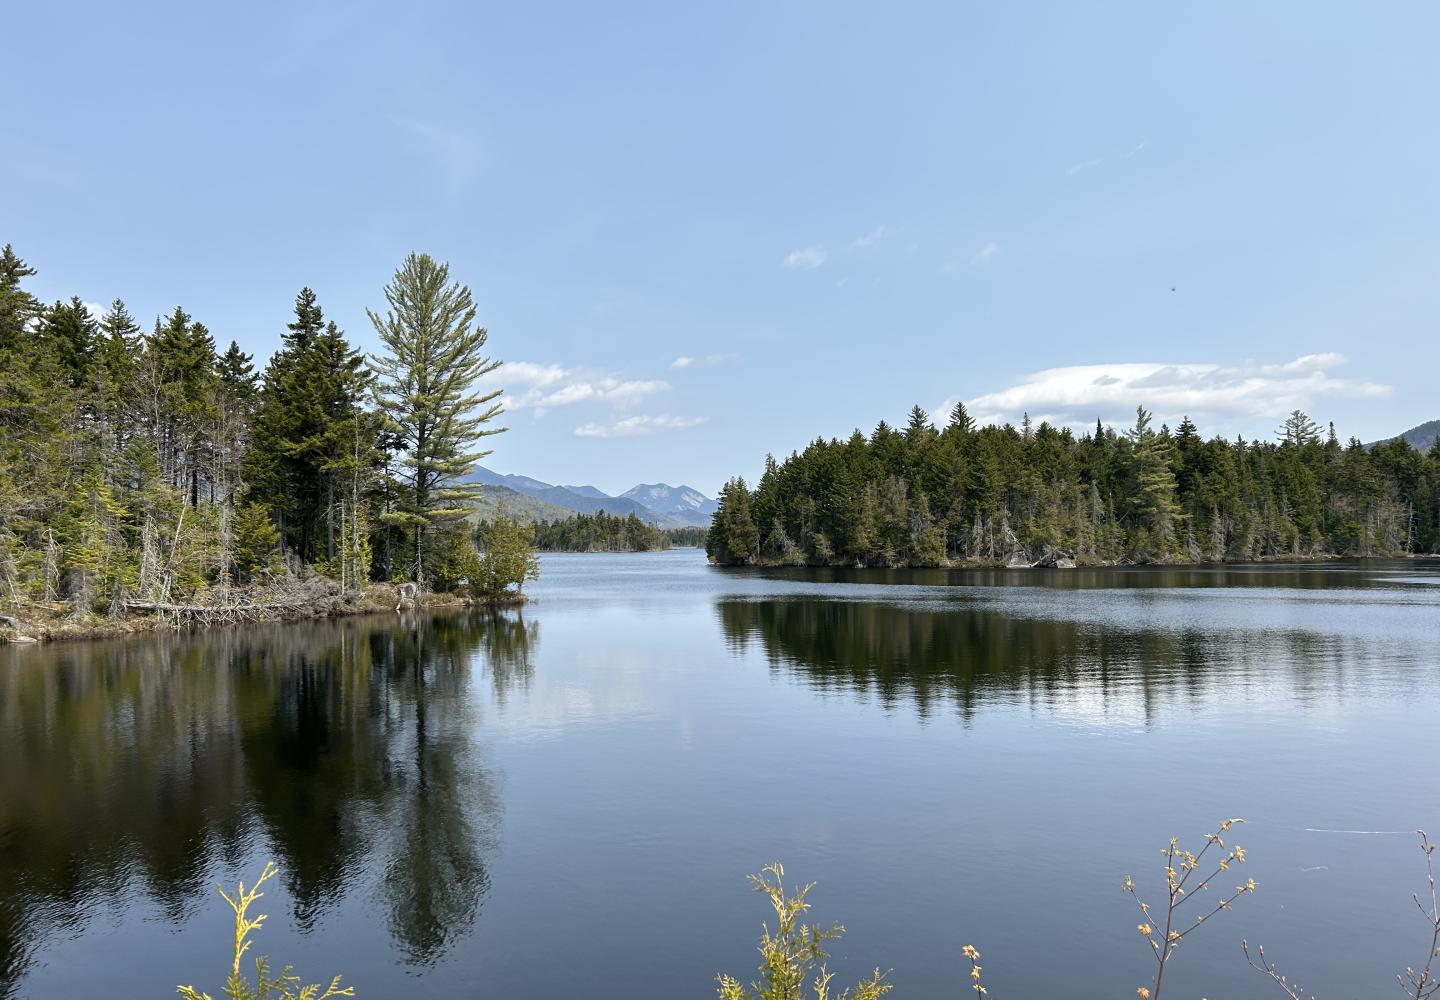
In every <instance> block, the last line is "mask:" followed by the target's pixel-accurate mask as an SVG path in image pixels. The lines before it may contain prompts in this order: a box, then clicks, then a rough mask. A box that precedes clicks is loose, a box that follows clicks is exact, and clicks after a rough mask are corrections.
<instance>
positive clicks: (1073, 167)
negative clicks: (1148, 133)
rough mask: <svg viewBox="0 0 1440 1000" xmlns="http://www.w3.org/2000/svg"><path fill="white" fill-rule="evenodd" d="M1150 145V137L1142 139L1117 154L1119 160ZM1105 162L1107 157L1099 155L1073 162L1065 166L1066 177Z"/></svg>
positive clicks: (1116, 157) (1127, 157)
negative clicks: (1091, 158)
mask: <svg viewBox="0 0 1440 1000" xmlns="http://www.w3.org/2000/svg"><path fill="white" fill-rule="evenodd" d="M1148 145H1150V140H1149V139H1141V140H1140V141H1139V142H1137V143H1136V144H1135V145H1133V146H1131V147H1130V148H1129V149H1127V150H1126V151H1125V152H1123V153H1119V154H1116V156H1115V159H1117V160H1128V159H1130V157H1132V156H1135V155H1136V154H1138V153H1140V152H1141V151H1142V150H1144V148H1145V147H1146V146H1148ZM1104 162H1105V157H1103V156H1097V157H1095V158H1094V159H1093V160H1081V161H1080V162H1079V163H1072V164H1070V166H1068V167H1066V168H1065V176H1066V177H1074V176H1075V175H1076V174H1078V173H1081V172H1083V171H1086V170H1092V169H1094V168H1095V167H1098V166H1100V165H1101V164H1102V163H1104Z"/></svg>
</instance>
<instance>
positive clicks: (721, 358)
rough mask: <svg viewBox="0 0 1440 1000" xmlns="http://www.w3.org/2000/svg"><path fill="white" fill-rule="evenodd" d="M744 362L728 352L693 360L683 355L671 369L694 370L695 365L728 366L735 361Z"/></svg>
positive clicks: (733, 353) (675, 361) (739, 357)
mask: <svg viewBox="0 0 1440 1000" xmlns="http://www.w3.org/2000/svg"><path fill="white" fill-rule="evenodd" d="M740 360H743V359H742V358H741V356H740V355H739V354H736V353H735V352H734V351H726V352H724V353H723V354H707V355H705V356H704V357H703V358H692V357H689V356H687V355H682V356H680V357H678V358H676V359H675V360H674V361H672V362H670V367H671V368H693V367H694V366H695V365H728V364H730V363H731V362H734V361H740Z"/></svg>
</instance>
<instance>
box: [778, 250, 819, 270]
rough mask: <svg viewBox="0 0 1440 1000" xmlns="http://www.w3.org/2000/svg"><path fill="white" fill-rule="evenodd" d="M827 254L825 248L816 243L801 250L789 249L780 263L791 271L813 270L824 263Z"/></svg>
mask: <svg viewBox="0 0 1440 1000" xmlns="http://www.w3.org/2000/svg"><path fill="white" fill-rule="evenodd" d="M827 256H829V254H827V253H826V252H825V248H824V247H823V246H819V245H818V244H817V245H816V246H813V247H805V248H804V249H802V250H792V251H790V252H789V253H788V254H786V255H785V259H784V260H782V261H781V262H780V263H781V264H782V265H783V266H785V267H787V268H789V269H790V270H792V271H813V270H815V268H817V267H819V266H820V265H821V264H823V263H825V258H826V257H827Z"/></svg>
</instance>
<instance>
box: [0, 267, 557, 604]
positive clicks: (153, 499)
mask: <svg viewBox="0 0 1440 1000" xmlns="http://www.w3.org/2000/svg"><path fill="white" fill-rule="evenodd" d="M35 273H36V272H35V270H34V268H32V267H30V266H29V265H28V264H27V263H26V262H25V261H24V260H23V259H22V258H21V257H20V256H19V255H17V254H16V253H15V252H14V251H13V250H12V249H11V247H10V246H8V245H7V246H5V248H4V250H3V251H0V605H5V606H7V607H9V608H11V609H18V610H16V611H15V612H14V613H12V614H8V615H6V616H5V618H6V619H7V621H8V623H9V624H10V626H11V627H12V628H18V627H19V625H21V624H23V622H22V621H21V619H22V618H25V617H33V616H35V615H40V616H42V617H43V616H44V615H47V614H55V613H63V614H64V615H65V616H66V617H67V618H69V619H72V620H86V619H90V618H92V617H94V616H107V617H109V618H112V619H117V618H121V617H123V616H125V615H126V614H127V613H156V612H159V613H162V614H163V613H167V612H168V613H173V614H175V615H177V616H178V615H180V614H182V613H184V612H186V611H187V609H188V610H189V611H191V612H194V613H196V614H200V613H202V612H205V611H207V610H216V611H217V612H221V613H223V614H222V617H223V618H225V620H244V619H253V618H255V617H263V616H266V615H267V614H268V613H276V614H286V613H301V612H321V613H335V612H338V611H340V610H344V609H346V608H355V607H360V606H364V605H365V604H366V603H367V601H368V603H369V604H371V605H376V606H380V605H384V604H385V603H387V602H388V603H389V604H390V605H392V606H393V605H394V604H395V599H394V594H393V591H389V590H388V588H387V590H386V592H385V593H382V594H380V595H368V596H367V593H366V592H367V589H368V588H370V586H371V585H372V584H375V583H384V582H399V581H411V582H413V583H415V584H417V589H418V590H419V591H420V592H421V593H423V592H424V591H427V590H433V591H439V592H451V593H455V594H460V595H463V596H465V597H467V598H471V599H477V600H496V599H504V598H509V597H512V596H513V595H514V593H515V592H516V591H517V590H518V589H519V588H520V587H521V586H522V585H523V583H524V581H525V580H527V579H530V578H533V576H534V574H535V571H536V569H535V557H534V553H533V550H532V549H531V547H530V545H529V541H528V536H527V535H526V534H525V533H524V532H521V531H501V532H498V533H496V534H495V535H494V539H495V544H494V545H492V546H491V547H490V548H489V549H485V550H481V549H477V547H476V546H475V544H474V539H475V536H474V534H473V533H472V532H471V531H469V530H468V529H467V526H466V522H465V519H466V517H467V516H468V515H469V513H470V509H471V506H472V502H473V498H474V496H475V493H476V491H477V490H478V489H479V486H478V485H477V484H475V483H473V482H467V479H466V477H467V474H468V473H469V471H470V469H471V467H472V465H473V463H474V462H475V461H477V460H478V459H479V458H481V457H483V456H484V454H487V453H486V452H483V451H479V450H477V448H478V444H479V443H480V442H481V441H482V440H483V439H484V438H486V437H487V436H489V435H492V434H495V433H498V431H499V430H501V429H502V428H498V427H495V426H493V425H492V421H493V419H494V417H495V416H496V415H497V414H498V413H499V411H500V406H499V402H498V397H499V394H500V393H499V390H498V389H494V390H487V389H486V388H485V383H484V376H486V375H488V374H489V373H491V372H493V371H494V370H495V369H496V368H497V367H498V366H499V364H500V362H499V361H497V360H493V359H491V358H488V357H486V356H485V354H484V346H485V342H486V337H487V334H486V331H485V329H484V327H482V326H479V325H478V324H477V323H476V321H475V320H476V309H475V305H474V302H473V299H472V297H471V293H470V290H469V289H468V288H467V287H466V286H465V285H463V284H461V283H459V282H454V281H451V280H450V277H449V270H448V268H447V266H446V265H444V264H442V263H438V262H436V261H435V260H433V259H432V258H430V257H429V256H427V255H424V254H411V255H410V256H409V257H407V258H406V259H405V261H404V263H403V264H402V266H401V267H400V268H399V270H397V271H396V273H395V276H394V279H393V280H392V281H391V283H390V284H389V285H387V286H386V287H385V288H384V289H383V297H384V300H385V301H386V303H387V304H388V306H387V308H385V309H384V310H381V311H368V315H369V317H370V320H371V321H372V323H373V324H374V326H375V329H376V332H377V334H378V336H379V340H380V343H381V351H380V353H378V354H377V355H375V356H373V357H371V358H369V359H367V358H366V357H364V356H363V355H362V354H361V352H360V351H359V350H357V349H356V348H355V347H354V346H353V345H352V344H351V343H350V341H349V340H348V339H347V338H346V335H345V333H344V331H342V330H341V329H339V327H337V326H336V324H335V323H334V322H333V321H327V320H326V318H325V315H324V312H323V311H322V309H321V305H320V303H319V301H318V300H317V297H316V295H315V293H314V292H312V291H311V290H310V289H309V288H304V289H301V291H300V292H299V294H298V295H297V296H296V298H295V302H294V310H293V316H292V317H291V319H290V321H289V322H288V323H287V324H286V325H285V328H284V333H283V337H282V345H281V347H280V349H279V350H278V351H276V353H275V354H274V355H273V356H272V357H271V358H270V359H269V361H268V363H266V364H265V365H264V367H263V369H262V370H258V371H257V369H256V366H255V364H254V359H253V358H252V357H251V356H250V355H248V354H246V353H245V352H243V351H242V350H241V349H240V347H239V346H238V344H237V343H236V342H235V341H233V340H232V341H230V342H229V344H228V346H226V347H224V348H221V347H220V346H219V345H218V343H217V341H216V339H215V337H214V336H213V335H212V333H211V332H210V330H209V329H208V328H207V327H206V326H205V325H204V324H203V323H202V322H201V321H200V320H199V319H197V318H195V317H193V316H191V315H190V314H189V313H187V312H186V311H185V310H184V309H183V308H181V307H179V306H177V307H176V308H175V309H174V310H173V311H172V312H170V313H169V314H168V315H166V316H163V317H160V318H157V319H156V320H155V323H154V325H153V327H152V328H151V329H149V330H148V331H147V330H143V329H142V328H141V326H140V324H139V322H138V321H137V319H136V318H135V317H134V316H132V315H131V313H130V312H129V310H128V309H127V308H126V306H125V303H124V302H123V301H121V300H119V299H116V300H115V301H114V302H112V303H111V305H110V306H109V307H108V309H106V310H105V311H104V314H103V315H101V316H99V317H96V316H94V315H92V314H91V312H90V310H89V309H88V308H87V307H86V306H85V305H84V303H83V302H82V301H81V300H80V299H79V297H72V298H71V299H70V300H69V301H57V302H55V303H53V304H51V305H48V306H47V305H44V304H42V303H41V302H39V301H38V300H37V299H36V298H35V297H34V296H33V295H32V294H30V292H28V291H27V290H26V288H25V281H26V279H27V278H29V277H30V276H32V275H34V274H35ZM4 624H6V622H0V626H3V625H4Z"/></svg>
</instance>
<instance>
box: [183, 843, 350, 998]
mask: <svg viewBox="0 0 1440 1000" xmlns="http://www.w3.org/2000/svg"><path fill="white" fill-rule="evenodd" d="M275 872H276V868H275V862H273V861H270V862H267V863H266V864H265V870H264V871H262V872H261V873H260V878H259V880H258V881H257V882H256V883H255V884H254V885H253V886H251V887H250V888H249V889H248V890H247V889H246V888H245V883H244V882H241V883H240V884H239V886H238V887H237V888H236V892H235V895H234V896H233V897H232V896H229V895H226V893H225V890H224V889H221V888H220V887H219V886H216V891H217V892H219V893H220V896H221V898H223V899H224V900H225V902H227V903H229V904H230V909H232V910H234V911H235V958H234V961H233V962H232V963H231V965H230V976H229V978H228V979H226V980H225V989H224V990H223V991H222V992H223V993H224V995H225V996H227V997H229V998H230V1000H331V998H333V997H353V996H354V995H355V990H354V989H353V988H351V987H349V986H345V987H342V986H341V985H340V977H339V976H336V977H335V978H334V979H332V980H330V985H329V986H325V987H323V988H322V986H321V984H319V983H311V984H310V985H308V986H302V985H301V983H300V977H299V976H297V975H295V973H294V970H293V969H292V968H291V967H290V966H288V965H287V966H285V968H283V969H281V970H280V972H279V974H278V975H272V974H271V972H270V962H269V960H268V959H267V958H265V956H263V955H261V956H260V957H259V958H257V959H255V981H254V982H253V983H252V982H250V980H249V979H247V978H246V977H245V975H244V974H243V973H241V971H240V960H241V959H243V958H244V957H245V953H246V952H247V951H249V950H250V944H251V941H250V935H251V934H253V933H254V932H255V931H258V930H259V929H260V928H261V926H262V925H264V923H265V914H263V913H262V914H260V915H259V916H257V917H254V918H253V919H252V918H251V917H250V915H249V911H250V906H251V904H253V903H254V902H255V901H256V900H257V899H259V898H260V897H261V896H263V895H265V894H264V893H263V892H261V891H260V887H261V886H262V885H264V884H265V883H266V882H268V881H269V880H270V879H271V878H273V877H274V876H275ZM322 989H323V992H322ZM176 990H177V991H178V992H179V994H180V996H182V997H184V998H185V1000H213V998H212V997H211V996H210V994H209V993H201V992H200V991H199V990H197V989H195V987H193V986H177V987H176Z"/></svg>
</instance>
